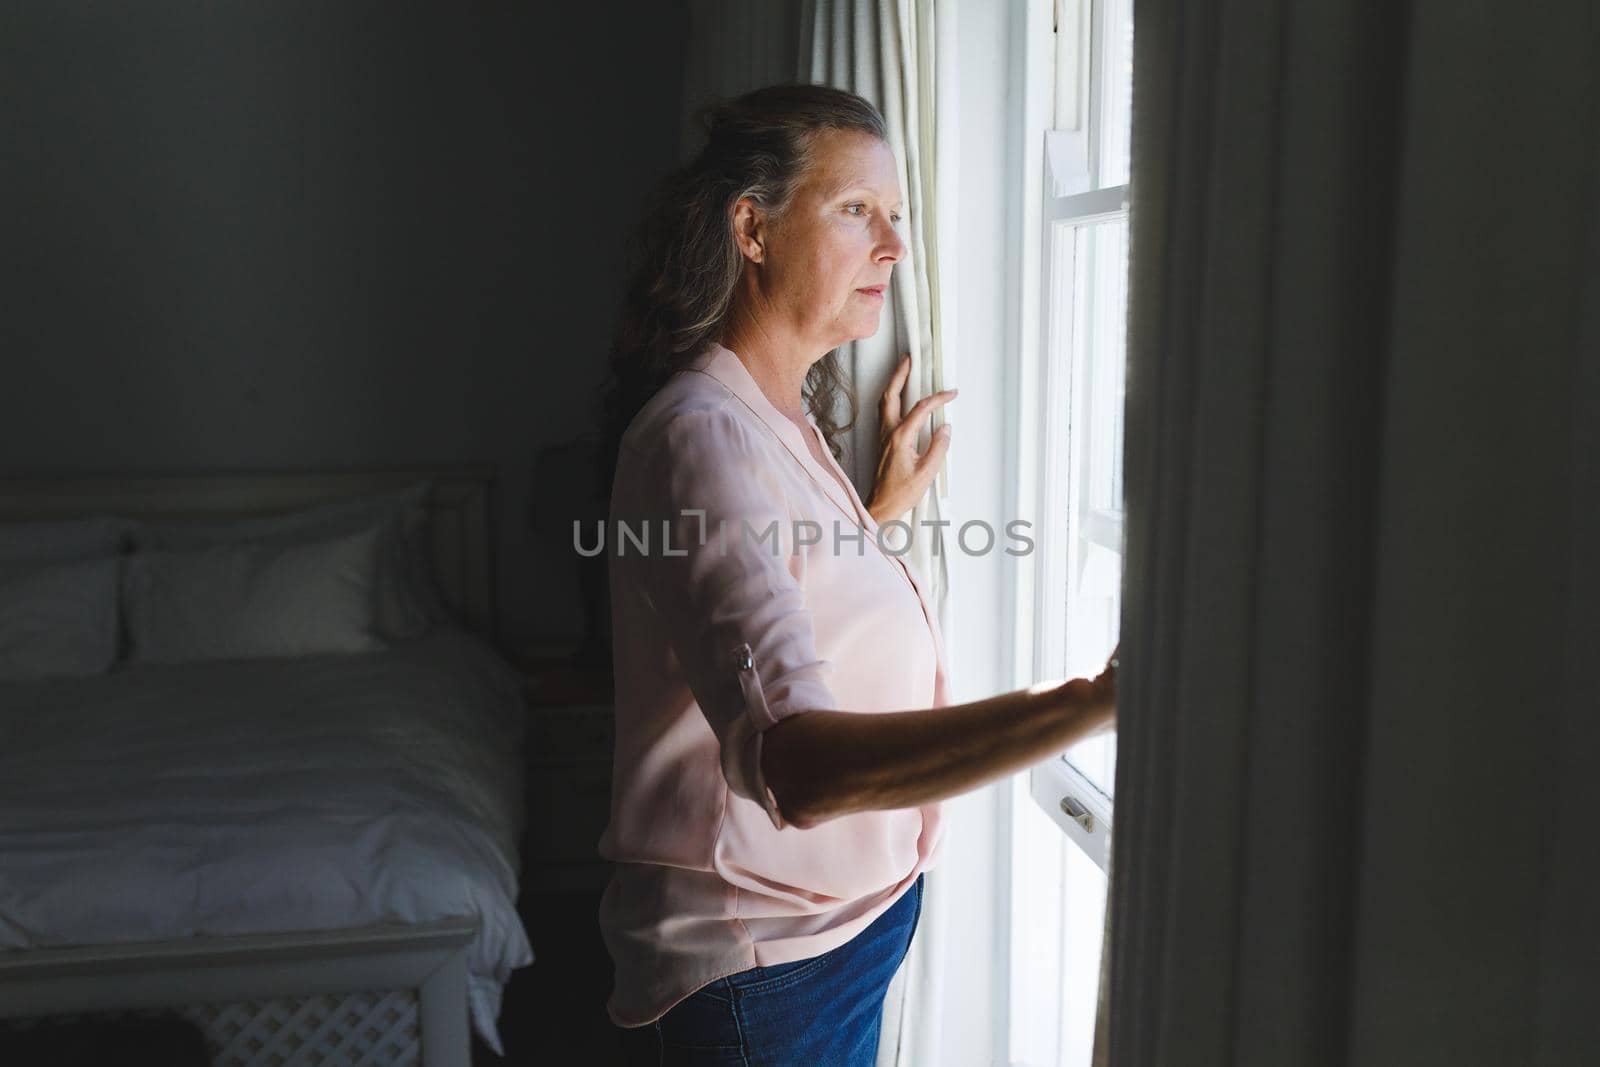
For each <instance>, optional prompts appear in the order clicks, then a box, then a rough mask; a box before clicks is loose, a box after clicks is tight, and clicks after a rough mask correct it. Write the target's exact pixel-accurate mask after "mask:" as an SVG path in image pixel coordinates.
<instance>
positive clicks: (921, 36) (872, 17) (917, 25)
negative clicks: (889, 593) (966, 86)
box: [800, 0, 954, 1067]
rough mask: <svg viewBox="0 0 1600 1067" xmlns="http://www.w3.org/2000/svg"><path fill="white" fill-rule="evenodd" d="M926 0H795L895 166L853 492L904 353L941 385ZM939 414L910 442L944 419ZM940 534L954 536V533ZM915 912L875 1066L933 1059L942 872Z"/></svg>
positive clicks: (924, 545)
mask: <svg viewBox="0 0 1600 1067" xmlns="http://www.w3.org/2000/svg"><path fill="white" fill-rule="evenodd" d="M940 6H941V5H940V4H939V3H936V2H935V0H805V2H804V3H803V4H802V8H801V19H800V26H801V46H800V75H801V80H802V81H807V82H812V83H816V84H824V85H831V86H834V87H836V88H840V89H848V90H850V91H852V92H855V93H859V94H860V95H861V96H864V97H865V98H866V99H868V100H870V101H871V102H872V103H873V104H874V105H876V106H877V107H878V109H879V110H880V111H881V112H882V113H883V116H884V119H885V121H886V123H887V124H888V128H889V142H890V144H891V146H892V147H893V148H894V153H895V158H896V159H897V161H898V162H899V164H900V184H901V188H902V189H903V190H904V192H905V198H906V211H905V216H904V217H905V219H906V220H907V226H906V232H905V238H906V245H907V247H908V249H909V251H908V254H907V257H906V259H905V260H903V261H902V262H901V263H899V264H897V265H896V269H895V271H894V274H893V281H892V284H891V288H890V294H889V299H888V300H887V301H885V304H886V310H885V318H884V323H883V327H882V328H881V329H880V330H879V331H878V333H877V334H876V335H874V336H873V337H870V338H866V339H864V340H860V341H855V342H853V343H850V344H847V345H844V346H842V347H841V348H840V350H839V359H840V361H841V365H842V367H843V369H844V371H845V373H846V375H847V376H848V377H849V379H850V381H851V383H852V384H853V385H854V387H855V393H856V397H857V402H858V413H857V419H856V424H855V427H854V428H853V429H852V431H851V433H850V435H849V439H848V441H847V443H846V448H845V452H846V455H845V461H844V463H843V466H844V468H845V470H846V471H847V472H849V473H850V475H851V477H852V478H853V479H854V481H855V483H856V486H857V488H858V489H859V490H860V491H861V493H862V494H863V495H866V494H867V493H868V492H870V490H871V488H872V484H873V479H874V477H875V475H876V473H877V463H878V457H879V452H880V449H879V432H880V431H879V425H878V409H877V403H878V398H879V397H880V396H881V395H882V393H883V390H884V387H885V386H886V385H887V383H888V381H889V378H890V376H891V375H892V374H893V372H894V369H895V366H896V365H897V363H898V362H899V359H900V356H901V354H902V353H905V352H909V353H910V354H911V375H910V380H909V381H908V383H907V386H906V391H905V394H904V396H903V397H902V400H903V403H904V405H905V407H907V408H909V407H910V406H911V405H912V404H914V403H915V402H916V401H917V400H919V399H921V398H922V397H924V396H927V395H929V394H930V393H935V392H938V391H939V390H941V389H943V388H944V381H945V375H944V363H943V353H942V348H941V344H940V328H939V271H938V210H937V184H936V180H935V174H936V168H937V164H938V156H937V149H938V145H937V119H938V113H937V106H938V86H939V71H938V68H937V66H936V64H935V45H936V33H937V23H938V18H939V13H938V10H937V9H938V8H939V7H940ZM943 421H944V420H943V413H942V412H940V413H937V414H936V415H935V416H934V418H933V419H932V420H931V424H930V426H929V428H928V430H927V431H925V432H923V433H922V434H921V435H920V436H919V440H918V446H919V447H921V448H926V447H927V445H928V441H929V435H930V434H931V432H932V430H933V429H936V428H937V427H938V426H939V425H940V424H941V423H942V422H943ZM947 491H948V484H947V479H946V475H945V473H944V472H943V471H941V472H940V474H939V477H938V478H937V479H936V481H935V483H934V485H933V486H932V487H930V489H929V492H928V493H927V494H926V496H924V498H923V500H922V502H921V503H919V504H918V505H917V506H916V507H915V508H914V509H913V511H912V513H911V514H910V515H909V516H907V517H906V520H905V521H908V522H910V523H911V526H912V529H913V530H914V531H916V536H915V538H914V540H913V541H912V544H911V548H910V550H909V551H908V552H907V553H906V555H905V557H904V558H905V559H906V561H907V563H908V564H909V565H911V566H913V567H915V568H916V569H917V571H918V573H919V574H921V575H922V577H923V578H924V579H925V580H926V582H927V584H928V587H929V595H930V599H931V600H932V601H933V603H934V606H935V611H936V612H937V614H938V622H939V625H940V628H941V630H942V631H943V632H945V633H949V632H951V627H950V614H949V574H948V569H947V567H946V554H945V553H944V552H941V551H937V550H936V549H937V548H938V547H939V546H938V545H936V544H935V529H936V528H934V527H929V526H925V525H924V524H925V523H933V522H941V521H944V517H945V507H946V505H945V496H946V493H947ZM946 540H949V542H950V544H951V545H954V540H953V533H947V534H946ZM924 889H925V893H924V898H923V913H922V918H921V921H920V923H919V926H918V932H917V935H916V937H915V938H914V939H913V941H912V945H911V950H910V952H909V954H908V955H907V957H906V961H905V963H904V964H903V965H902V966H901V968H900V970H899V972H898V973H897V974H896V975H895V978H894V981H893V982H892V983H891V985H890V987H889V993H888V996H887V997H886V999H885V1003H884V1015H883V1032H882V1038H881V1040H880V1044H879V1050H878V1061H877V1062H878V1064H879V1067H912V1065H923V1067H926V1065H928V1064H933V1063H936V1062H938V1049H939V1044H940V1036H939V1035H940V1025H939V1011H938V1008H937V1005H938V1004H939V1002H940V989H941V983H940V975H941V972H942V961H943V959H944V955H945V944H946V942H947V939H948V934H947V933H946V932H945V931H946V929H947V923H948V922H949V916H948V914H947V909H948V902H947V899H946V898H947V895H948V893H947V890H946V887H945V886H944V884H943V881H942V879H941V877H940V871H939V870H938V869H935V870H933V871H930V872H929V873H928V874H927V876H926V879H925V882H924Z"/></svg>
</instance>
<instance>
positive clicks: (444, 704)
mask: <svg viewBox="0 0 1600 1067" xmlns="http://www.w3.org/2000/svg"><path fill="white" fill-rule="evenodd" d="M523 730H524V714H523V705H522V691H521V686H520V681H519V678H518V676H517V674H516V672H514V671H513V670H512V669H511V667H510V666H509V665H508V664H506V663H505V662H504V661H503V660H501V659H500V658H499V657H498V656H496V655H495V654H494V652H493V651H492V650H491V649H490V648H489V646H487V645H486V644H484V643H483V642H482V641H480V640H478V639H477V638H475V637H472V636H470V635H468V634H466V633H464V632H461V631H457V630H454V629H439V630H435V631H434V632H433V633H432V634H430V635H428V636H427V637H424V638H421V639H419V640H416V641H411V642H406V643H403V644H398V645H395V646H393V647H391V648H389V649H386V650H383V651H378V652H368V653H360V654H355V655H338V656H318V657H307V658H302V659H275V660H257V661H235V662H212V663H193V664H180V665H170V666H138V667H127V668H122V669H118V670H115V671H112V672H111V673H109V674H105V675H101V676H97V677H92V678H74V679H63V680H48V681H46V680H41V681H31V682H11V683H0V951H6V950H25V949H30V948H42V947H48V946H66V945H86V944H104V943H110V942H137V941H166V940H172V939H178V938H185V937H191V936H195V935H217V936H226V935H234V934H262V933H278V932H287V931H308V930H324V929H332V928H341V927H351V926H362V925H368V924H372V923H386V922H399V923H415V922H429V921H433V920H437V919H444V918H450V917H461V916H467V917H471V918H474V919H476V920H477V921H478V923H479V932H478V935H477V938H476V939H475V941H474V942H473V943H472V945H471V947H470V951H469V957H468V966H469V976H468V995H469V999H470V1008H471V1016H472V1020H473V1024H474V1026H475V1028H476V1029H477V1031H478V1032H479V1033H480V1034H481V1035H482V1036H483V1037H484V1039H485V1040H486V1041H487V1042H488V1043H489V1044H490V1045H491V1046H493V1047H495V1048H496V1049H497V1050H498V1048H499V1040H498V1035H497V1033H496V1029H495V1019H496V1017H497V1016H498V1014H499V1005H500V996H501V991H502V989H503V987H504V985H505V983H506V981H507V980H508V979H509V977H510V974H511V971H512V970H513V969H514V968H517V967H520V966H523V965H524V964H527V963H529V962H531V961H532V959H533V954H532V951H531V950H530V948H529V946H528V940H527V936H526V934H525V933H524V931H523V928H522V924H521V921H520V920H519V919H518V917H517V913H516V907H515V903H516V897H517V877H518V861H517V856H518V850H517V849H518V841H519V839H520V836H521V832H522V821H523V804H522V770H521V768H522V762H521V758H520V757H521V750H522V736H523Z"/></svg>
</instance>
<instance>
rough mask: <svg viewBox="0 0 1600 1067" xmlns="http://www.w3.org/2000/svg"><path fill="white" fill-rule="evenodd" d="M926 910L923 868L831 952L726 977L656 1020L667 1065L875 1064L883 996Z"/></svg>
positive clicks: (814, 1066) (821, 1066)
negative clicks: (865, 924) (886, 907)
mask: <svg viewBox="0 0 1600 1067" xmlns="http://www.w3.org/2000/svg"><path fill="white" fill-rule="evenodd" d="M921 916H922V875H918V876H917V880H916V881H915V882H913V883H912V884H911V887H910V888H909V889H907V890H906V891H905V892H904V893H902V894H900V898H899V899H898V900H896V901H895V902H894V903H893V904H892V905H890V906H889V910H887V911H885V912H884V913H883V914H882V915H880V916H878V917H877V918H876V919H874V920H873V922H872V924H871V925H870V926H868V927H867V928H866V929H865V930H862V931H861V932H860V933H859V934H857V935H856V936H855V937H853V938H851V939H850V940H849V941H846V942H845V943H844V944H842V945H840V946H839V947H838V948H836V949H833V950H832V951H831V952H825V953H823V954H822V955H820V956H814V957H812V958H811V959H807V960H796V961H794V962H792V963H777V964H773V965H772V966H770V967H752V968H750V969H749V970H748V971H740V972H739V973H738V974H730V975H728V976H727V977H726V978H719V979H717V980H716V981H715V982H712V983H711V984H710V985H708V986H704V987H703V988H701V989H698V990H696V991H695V992H694V993H692V994H690V995H689V997H687V998H686V999H684V1000H682V1001H679V1002H678V1003H677V1004H675V1005H673V1007H672V1010H670V1011H668V1012H667V1013H666V1014H665V1015H663V1016H662V1017H661V1018H660V1019H658V1020H656V1023H655V1031H656V1048H657V1051H658V1052H659V1055H658V1057H657V1060H656V1062H657V1063H658V1064H659V1065H660V1067H722V1065H725V1064H726V1065H737V1067H872V1064H873V1062H874V1060H875V1058H876V1056H877V1052H878V1029H879V1027H880V1026H881V1024H882V1022H883V996H884V993H885V991H887V990H888V988H889V980H890V979H891V978H893V977H894V972H895V971H896V969H898V968H899V966H900V961H901V960H902V959H904V958H905V954H906V950H907V949H908V948H910V946H911V935H912V933H913V932H915V930H916V928H917V920H918V919H919V918H921Z"/></svg>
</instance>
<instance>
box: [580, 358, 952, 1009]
mask: <svg viewBox="0 0 1600 1067" xmlns="http://www.w3.org/2000/svg"><path fill="white" fill-rule="evenodd" d="M810 432H811V433H813V434H816V435H817V439H818V442H819V445H820V444H821V435H820V433H819V432H818V431H817V429H816V425H815V423H814V422H812V423H811V427H810ZM823 451H824V453H825V454H827V450H826V447H825V446H824V447H823ZM827 459H828V463H827V466H826V467H824V466H822V465H821V464H819V463H818V462H817V459H816V457H815V456H814V455H813V454H812V453H811V451H810V449H808V448H807V447H806V442H805V440H804V439H803V438H802V437H801V432H800V429H799V427H797V426H796V425H795V424H794V423H793V422H791V421H790V420H789V419H787V418H785V417H784V416H783V414H782V413H781V412H779V411H778V409H777V408H776V407H774V406H773V405H772V403H771V402H770V401H768V400H767V398H766V396H765V394H763V393H762V392H761V389H760V387H759V386H757V385H756V382H755V379H754V378H752V377H751V376H750V372H749V371H748V370H746V369H745V366H744V364H743V363H741V362H740V361H739V357H738V356H736V355H734V354H733V352H731V351H729V350H728V349H727V348H724V347H722V346H720V345H713V346H712V347H711V348H710V349H709V350H708V351H707V352H706V353H704V354H703V355H701V356H700V357H698V358H697V359H696V361H695V362H694V363H693V365H692V369H689V370H684V371H680V372H679V373H677V374H675V375H673V377H672V378H671V379H670V380H669V381H668V382H667V384H666V385H665V386H664V387H662V389H661V390H660V392H658V393H657V394H656V395H655V396H654V397H653V398H651V400H650V401H649V403H647V404H646V405H645V407H644V408H643V410H641V411H640V413H639V414H638V416H636V417H635V418H634V420H633V422H632V423H631V424H630V425H629V427H628V431H627V433H626V434H625V435H624V436H623V439H622V449H621V454H620V456H619V457H618V460H617V470H616V475H615V481H614V483H613V489H612V503H611V522H610V523H609V524H608V527H607V529H606V531H605V532H606V554H607V557H608V561H609V567H610V573H611V603H612V630H613V633H614V635H615V636H614V640H613V648H614V655H615V667H614V670H615V676H616V717H617V743H616V758H615V764H614V777H613V785H612V792H611V822H610V825H608V826H607V828H606V831H605V834H604V835H603V836H602V837H601V839H600V853H601V855H602V856H604V857H605V858H606V859H609V860H611V861H612V862H613V863H614V864H615V867H614V874H613V876H612V879H611V883H610V885H608V886H607V888H606V892H605V895H604V897H603V898H602V900H601V903H600V925H601V930H602V933H603V934H604V937H605V941H606V945H607V948H608V949H609V950H610V953H611V957H612V959H613V961H614V962H615V964H616V984H615V988H614V989H613V991H612V994H611V999H610V1002H609V1004H608V1005H607V1010H608V1012H609V1013H610V1016H611V1018H612V1020H613V1021H614V1022H616V1023H617V1024H618V1025H620V1026H626V1027H633V1026H644V1025H647V1024H649V1023H652V1022H654V1021H655V1020H656V1019H658V1018H660V1017H661V1016H662V1015H664V1014H665V1013H666V1012H667V1010H668V1009H669V1008H671V1007H672V1006H673V1005H674V1004H676V1003H677V1002H678V1001H680V1000H682V999H683V998H684V997H687V996H688V995H689V994H691V993H693V992H694V991H695V990H697V989H699V988H700V987H702V986H704V985H706V984H707V983H709V982H712V981H715V980H716V979H718V978H720V977H722V976H723V975H727V974H733V973H735V972H738V971H743V970H747V969H749V968H751V967H756V966H770V965H772V964H778V963H788V962H791V961H793V960H800V959H806V958H809V957H812V956H816V955H820V954H821V953H824V952H827V951H829V950H830V949H833V948H836V947H838V946H839V945H841V944H843V943H845V942H846V941H848V940H850V938H852V937H854V936H855V935H856V934H857V933H859V932H860V931H861V930H863V929H864V928H866V927H867V926H868V925H869V924H870V923H871V922H872V921H873V920H874V919H876V918H877V917H878V916H879V915H880V914H882V913H883V912H884V911H885V910H887V909H888V907H889V906H890V905H891V904H893V903H894V902H895V900H896V899H898V898H899V896H900V894H901V893H903V892H904V891H905V890H906V889H908V888H909V887H910V886H911V883H912V882H913V881H914V880H915V879H916V877H917V875H918V874H919V873H920V872H922V871H924V870H927V869H929V868H930V867H932V866H933V865H934V861H935V859H936V856H937V853H938V847H939V842H940V838H941V827H942V815H943V812H942V808H943V805H942V804H928V805H924V806H922V807H920V808H906V809H901V810H895V811H874V812H862V813H858V814H853V815H845V816H841V817H839V818H835V819H831V820H829V821H828V822H825V823H822V824H821V825H818V826H814V827H812V828H810V829H805V830H802V829H799V828H797V827H794V826H790V825H788V824H786V823H785V822H784V820H783V817H782V815H781V813H780V812H779V811H778V808H777V805H776V804H775V803H774V800H773V795H772V792H771V790H769V789H768V788H767V786H766V782H765V781H764V779H763V778H762V774H761V738H762V732H763V731H764V730H766V729H767V728H768V727H770V726H772V725H774V724H775V723H777V722H778V721H779V720H781V719H783V718H785V717H787V716H789V715H793V714H796V713H798V712H804V711H808V710H813V709H828V708H838V709H844V710H846V711H852V712H863V713H871V712H881V711H904V710H908V709H912V708H928V707H936V706H942V705H944V704H946V703H948V700H947V697H946V667H945V660H944V651H943V647H942V645H941V642H940V637H939V632H938V626H937V623H936V622H935V620H934V616H933V612H932V610H931V608H930V607H929V602H928V599H927V596H926V594H925V593H924V591H923V589H922V587H921V585H920V584H919V582H918V579H917V577H916V576H915V575H914V574H913V573H912V571H911V569H910V568H908V567H907V566H906V565H905V564H904V563H903V562H902V561H901V560H900V559H899V558H898V557H897V556H895V555H893V553H894V552H896V551H898V550H899V549H901V548H902V546H903V545H904V543H905V542H904V531H895V530H893V529H891V530H890V532H889V533H888V534H886V535H885V536H884V540H883V547H880V545H879V543H878V536H877V535H878V525H877V523H876V522H875V521H873V519H872V517H871V516H870V515H869V514H868V513H867V509H866V506H865V505H864V504H863V503H862V502H861V498H860V497H859V496H858V495H857V494H856V491H855V489H854V488H853V487H852V486H851V484H850V481H849V479H848V478H847V477H846V476H845V474H844V471H843V470H841V469H840V467H839V465H838V463H836V462H835V461H834V460H833V457H832V455H831V454H827ZM624 528H625V529H624ZM664 533H666V534H667V535H668V536H667V537H666V540H665V542H663V534H664ZM885 548H886V549H887V551H885V550H884V549H885Z"/></svg>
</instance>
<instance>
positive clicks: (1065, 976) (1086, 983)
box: [1010, 803, 1106, 1067]
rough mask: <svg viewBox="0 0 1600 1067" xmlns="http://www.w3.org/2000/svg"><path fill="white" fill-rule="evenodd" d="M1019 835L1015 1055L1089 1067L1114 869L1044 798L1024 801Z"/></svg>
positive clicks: (1051, 1065)
mask: <svg viewBox="0 0 1600 1067" xmlns="http://www.w3.org/2000/svg"><path fill="white" fill-rule="evenodd" d="M1014 835H1015V836H1014V837H1013V847H1012V851H1013V855H1014V856H1015V859H1014V861H1013V862H1014V867H1013V872H1012V873H1013V875H1014V876H1015V881H1014V883H1013V890H1012V893H1013V896H1012V927H1011V961H1012V962H1011V980H1012V995H1011V1000H1012V1003H1011V1049H1010V1059H1011V1062H1012V1063H1013V1064H1027V1065H1028V1067H1089V1064H1090V1058H1091V1054H1092V1053H1093V1051H1094V1020H1095V1003H1096V998H1097V994H1098V991H1099V987H1100V953H1101V947H1102V946H1101V941H1102V939H1103V936H1104V931H1105V907H1106V876H1105V874H1104V873H1103V872H1102V871H1101V870H1100V868H1099V867H1097V866H1095V864H1094V861H1093V860H1091V859H1089V857H1088V856H1086V855H1085V854H1084V852H1083V850H1082V849H1080V848H1078V847H1077V846H1076V845H1074V844H1073V843H1072V842H1071V841H1070V840H1069V839H1068V838H1067V836H1066V835H1065V834H1063V833H1062V832H1061V829H1060V827H1058V826H1056V824H1055V823H1053V822H1051V821H1050V819H1049V817H1048V816H1046V815H1045V814H1044V812H1042V811H1040V810H1039V808H1038V806H1037V805H1036V804H1033V803H1022V804H1020V805H1019V806H1018V812H1017V817H1016V822H1015V827H1014Z"/></svg>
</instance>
